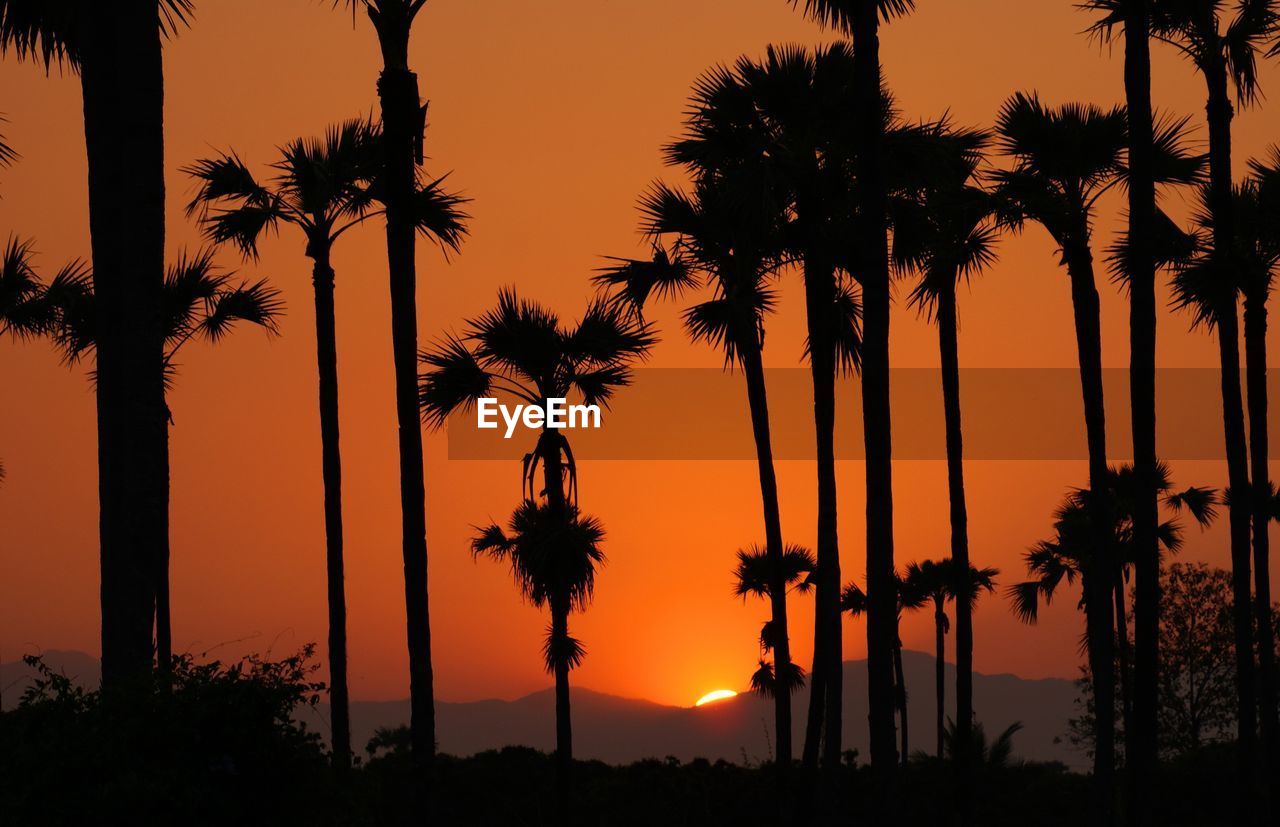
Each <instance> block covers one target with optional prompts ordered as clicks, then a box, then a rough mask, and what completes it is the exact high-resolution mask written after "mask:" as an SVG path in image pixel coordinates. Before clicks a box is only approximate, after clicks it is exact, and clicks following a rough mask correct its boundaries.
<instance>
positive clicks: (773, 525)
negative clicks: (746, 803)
mask: <svg viewBox="0 0 1280 827" xmlns="http://www.w3.org/2000/svg"><path fill="white" fill-rule="evenodd" d="M750 327H751V329H752V330H753V333H754V324H752V325H751V326H750ZM758 341H759V340H758V339H757V338H756V337H755V336H754V335H752V336H751V337H750V338H749V340H748V341H743V342H740V343H739V352H740V353H741V354H742V365H743V369H742V372H743V374H744V376H745V377H746V380H747V402H748V405H749V406H750V409H751V431H752V435H753V437H754V438H755V443H756V466H757V469H758V470H759V474H760V498H761V500H762V502H763V507H764V536H765V549H766V552H767V553H768V555H769V559H770V560H771V561H772V564H771V566H770V571H771V572H772V574H773V577H772V579H771V582H770V583H769V604H770V608H771V609H772V617H771V621H770V623H771V628H772V630H773V635H774V637H773V640H772V641H771V642H772V644H773V674H774V685H775V687H776V688H777V690H778V691H777V692H776V694H775V697H774V716H773V717H774V730H775V740H776V742H777V745H776V747H775V749H776V756H775V757H776V763H777V767H778V778H779V780H780V781H781V782H785V781H786V778H787V775H788V774H789V771H790V768H791V690H792V687H791V686H790V685H789V684H784V683H783V679H784V677H785V676H788V675H790V674H791V669H790V666H791V642H790V640H789V639H788V632H787V582H786V575H785V573H784V572H783V570H782V553H783V548H782V543H783V539H782V512H781V509H780V508H779V506H778V478H777V475H776V474H775V473H774V467H773V442H772V439H771V437H770V433H769V400H768V396H767V393H766V388H765V382H764V366H763V364H762V362H761V358H760V347H759V343H758Z"/></svg>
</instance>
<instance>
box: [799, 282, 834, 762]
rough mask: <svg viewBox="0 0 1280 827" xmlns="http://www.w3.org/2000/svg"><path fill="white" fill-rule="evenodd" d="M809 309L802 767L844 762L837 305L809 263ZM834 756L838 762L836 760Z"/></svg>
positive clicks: (830, 285)
mask: <svg viewBox="0 0 1280 827" xmlns="http://www.w3.org/2000/svg"><path fill="white" fill-rule="evenodd" d="M804 278H805V305H806V312H807V315H808V326H809V342H810V348H809V351H810V353H809V367H810V371H811V373H812V377H813V419H814V428H815V432H816V434H817V455H818V577H817V581H818V586H817V593H816V595H815V598H814V603H815V610H814V623H813V669H812V671H811V673H810V683H809V717H808V721H807V725H806V728H805V742H804V756H803V762H804V767H805V769H806V770H807V771H809V772H812V771H813V770H815V769H817V767H818V758H819V754H821V756H822V759H823V763H824V764H826V765H828V766H832V767H834V766H838V765H839V761H840V736H839V732H840V693H841V691H842V677H843V676H842V674H841V664H840V652H841V645H840V638H841V628H840V557H839V554H840V551H839V543H838V534H837V524H836V463H835V416H836V405H835V374H836V363H835V345H834V334H833V332H832V329H831V313H832V307H833V306H834V304H835V281H834V273H833V270H832V267H831V266H830V265H829V264H827V263H826V262H823V261H819V260H818V259H816V258H813V257H810V258H809V259H807V260H806V261H805V277H804ZM833 750H834V756H833V754H832V753H833Z"/></svg>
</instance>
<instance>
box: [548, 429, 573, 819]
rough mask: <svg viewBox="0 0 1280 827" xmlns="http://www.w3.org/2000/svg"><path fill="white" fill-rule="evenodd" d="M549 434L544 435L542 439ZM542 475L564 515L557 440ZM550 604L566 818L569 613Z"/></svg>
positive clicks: (564, 605) (562, 605)
mask: <svg viewBox="0 0 1280 827" xmlns="http://www.w3.org/2000/svg"><path fill="white" fill-rule="evenodd" d="M549 433H552V434H554V433H555V432H548V431H546V430H544V431H543V434H544V437H546V436H547V435H548V434H549ZM540 444H541V446H542V474H543V488H544V490H545V494H546V498H547V505H548V506H550V508H551V509H552V510H553V511H555V512H557V513H560V514H565V513H566V512H567V509H568V501H567V500H566V497H565V491H564V471H563V466H562V464H561V460H560V444H559V441H558V440H557V439H546V438H544V439H543V440H542V441H541V443H540ZM550 602H551V644H552V647H553V648H552V650H551V651H552V657H551V661H552V670H553V672H554V673H555V679H556V803H557V806H558V808H559V811H560V813H561V814H563V815H564V816H565V817H567V814H568V813H569V809H570V805H571V790H572V783H573V782H572V772H573V724H572V722H571V721H572V719H571V717H570V707H569V668H570V663H569V661H568V659H567V658H565V657H563V656H557V655H556V653H560V654H561V655H563V653H564V652H565V651H566V649H565V648H563V647H561V646H558V645H557V644H560V643H563V642H565V641H567V640H568V639H569V610H570V608H571V606H570V603H569V599H568V597H567V596H563V595H556V596H554V597H553V598H552V600H551V601H550Z"/></svg>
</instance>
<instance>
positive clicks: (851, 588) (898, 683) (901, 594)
mask: <svg viewBox="0 0 1280 827" xmlns="http://www.w3.org/2000/svg"><path fill="white" fill-rule="evenodd" d="M894 581H895V582H894V594H896V595H897V600H898V602H897V606H896V607H895V612H894V624H895V626H894V634H893V650H892V651H891V653H890V660H891V664H892V674H893V706H894V711H895V713H896V714H897V716H898V722H899V725H900V726H899V729H898V733H899V735H900V737H901V739H902V742H901V747H900V748H899V746H898V745H897V744H895V745H894V751H895V753H896V754H897V755H898V756H900V759H899V760H901V761H902V763H904V764H905V763H906V761H907V756H908V754H909V753H908V748H909V745H910V741H911V738H910V727H909V721H908V718H907V681H906V673H905V671H904V670H903V666H902V636H901V633H900V627H901V624H902V613H903V612H904V611H914V610H916V609H919V608H922V607H923V606H924V605H925V603H926V602H927V601H928V598H927V596H926V595H925V594H924V592H923V591H921V590H920V589H917V588H915V585H916V584H915V583H910V584H909V583H907V582H906V580H905V579H904V578H903V577H902V576H901V575H899V574H897V573H895V574H894ZM869 606H870V598H869V597H868V594H867V592H866V591H864V590H863V589H862V588H861V587H859V586H858V584H857V583H856V582H849V583H846V584H845V587H844V590H843V591H841V593H840V609H841V611H843V612H847V613H848V615H849V616H850V617H852V618H858V617H862V616H864V615H866V614H867V610H868V608H869Z"/></svg>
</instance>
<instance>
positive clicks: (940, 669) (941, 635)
mask: <svg viewBox="0 0 1280 827" xmlns="http://www.w3.org/2000/svg"><path fill="white" fill-rule="evenodd" d="M933 624H934V635H933V636H934V641H933V642H934V647H935V648H934V659H933V686H934V689H935V690H936V691H937V695H938V706H937V711H936V713H935V714H934V719H935V721H934V722H935V723H936V724H937V729H938V759H939V760H941V759H942V748H943V734H944V733H945V732H946V729H947V672H946V655H947V614H946V612H945V611H944V610H943V608H942V601H941V600H938V601H936V605H935V607H934V612H933Z"/></svg>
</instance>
